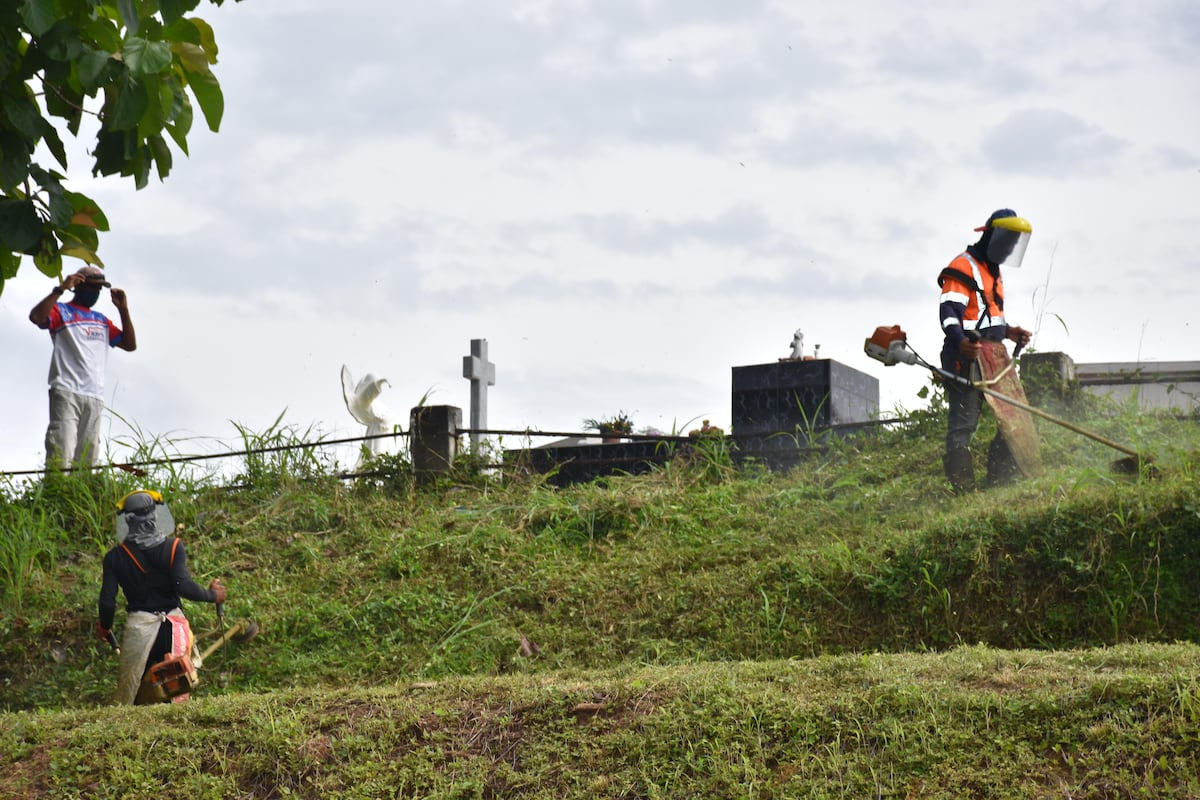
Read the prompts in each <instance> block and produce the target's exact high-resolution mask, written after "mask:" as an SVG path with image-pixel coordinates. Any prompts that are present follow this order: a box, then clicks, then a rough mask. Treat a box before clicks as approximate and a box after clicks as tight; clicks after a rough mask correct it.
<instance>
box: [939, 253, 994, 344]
mask: <svg viewBox="0 0 1200 800" xmlns="http://www.w3.org/2000/svg"><path fill="white" fill-rule="evenodd" d="M938 286H940V287H942V298H941V308H942V309H943V311H942V330H943V331H945V330H946V329H947V328H949V327H950V326H952V325H960V324H961V325H962V328H963V330H964V331H977V330H982V329H984V328H991V327H994V326H997V325H1004V324H1005V322H1004V281H1003V280H1002V279H1001V278H1000V276H999V275H997V276H996V277H994V278H993V277H992V273H991V272H990V271H989V270H988V269H987V267H985V266H983V265H982V264H980V263H979V262H978V261H976V260H975V259H974V258H973V257H972V256H971V254H970V253H963V254H961V255H959V256H958V257H956V258H955V259H954V260H953V261H951V262H950V266H948V267H946V268H945V269H944V270H942V272H941V274H940V275H938ZM947 303H951V304H953V306H954V307H965V309H966V310H965V311H964V312H963V315H962V319H961V320H960V319H959V318H958V316H956V315H955V314H954V313H953V312H952V311H951V310H950V309H951V308H952V307H950V306H947V305H946V304H947Z"/></svg>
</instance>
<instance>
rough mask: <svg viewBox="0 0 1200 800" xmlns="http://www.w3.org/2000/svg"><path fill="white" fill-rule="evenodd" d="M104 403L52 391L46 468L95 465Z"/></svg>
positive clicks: (47, 433)
mask: <svg viewBox="0 0 1200 800" xmlns="http://www.w3.org/2000/svg"><path fill="white" fill-rule="evenodd" d="M103 413H104V401H102V400H101V399H100V398H99V397H89V396H88V395H86V394H76V393H75V392H68V391H66V390H65V389H51V390H50V425H49V427H47V428H46V467H47V468H49V469H54V468H65V467H69V466H71V465H73V464H78V465H79V466H83V467H90V466H91V465H92V464H94V463H96V454H97V449H98V447H99V444H100V417H101V415H102V414H103Z"/></svg>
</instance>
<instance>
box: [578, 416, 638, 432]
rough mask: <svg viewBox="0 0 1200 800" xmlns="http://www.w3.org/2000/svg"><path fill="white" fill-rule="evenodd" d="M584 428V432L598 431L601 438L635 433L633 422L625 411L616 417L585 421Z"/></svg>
mask: <svg viewBox="0 0 1200 800" xmlns="http://www.w3.org/2000/svg"><path fill="white" fill-rule="evenodd" d="M583 427H584V430H589V431H596V432H597V433H599V434H600V436H601V438H604V437H610V438H611V437H614V436H628V435H629V434H631V433H633V420H632V419H631V418H630V416H629V415H628V414H626V413H625V412H624V411H619V412H617V415H616V416H615V417H604V418H601V419H585V420H584V421H583Z"/></svg>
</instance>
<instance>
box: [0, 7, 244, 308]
mask: <svg viewBox="0 0 1200 800" xmlns="http://www.w3.org/2000/svg"><path fill="white" fill-rule="evenodd" d="M208 1H209V2H210V3H212V4H213V5H216V6H220V5H222V3H223V2H224V0H208ZM201 2H202V0H16V2H13V1H12V0H10V1H9V2H4V3H0V291H3V288H4V284H5V282H6V281H8V280H11V279H12V278H14V277H16V274H17V271H18V270H19V268H20V266H21V263H22V261H23V259H24V257H26V256H28V257H31V258H32V259H33V263H34V265H35V266H36V267H37V269H38V271H39V272H41V273H42V274H44V275H47V276H49V277H53V278H58V277H60V276H61V274H62V271H63V258H64V257H72V258H77V259H80V260H82V261H84V262H86V263H88V264H95V265H97V266H103V264H102V262H101V260H100V257H99V256H98V255H97V252H96V251H97V250H98V249H99V244H100V237H99V234H100V233H101V232H103V231H107V230H109V223H108V219H107V218H106V217H105V215H104V212H103V211H102V210H101V208H100V206H99V205H97V204H96V202H94V201H93V200H92V199H91V198H89V197H87V196H86V195H84V194H81V193H79V192H74V191H70V190H68V189H67V188H66V186H65V185H64V184H65V183H66V181H67V175H66V173H67V170H68V165H67V150H66V147H65V146H64V144H63V132H64V131H65V133H67V134H69V135H70V136H71V137H75V138H79V137H80V135H81V133H80V131H81V125H82V123H83V120H84V117H85V115H87V116H91V117H94V118H95V119H96V120H97V121H98V124H99V127H98V129H97V132H96V134H95V141H94V146H93V148H92V150H91V155H92V156H93V157H94V159H95V162H94V164H93V165H92V174H93V175H106V176H107V175H120V176H122V177H131V178H133V180H134V183H135V185H136V186H137V188H138V189H142V188H144V187H145V186H146V185H147V184H148V183H149V180H150V173H151V171H152V170H153V171H154V173H155V174H156V175H157V176H158V178H159V180H160V181H161V180H163V179H165V178H166V177H167V175H168V174H169V173H170V172H171V164H172V150H171V147H170V145H169V144H168V141H167V140H168V139H170V141H172V142H174V144H175V147H176V148H178V149H179V151H180V152H182V153H183V154H184V155H187V152H188V149H187V137H188V134H189V133H190V132H191V128H192V119H193V113H194V112H193V100H194V101H195V104H196V105H197V106H199V108H200V113H201V114H202V116H203V117H204V121H205V124H207V126H208V128H209V130H211V131H214V132H215V131H217V130H218V128H219V127H220V125H221V116H222V114H223V113H224V109H225V101H224V96H223V95H222V93H221V87H220V84H219V83H218V82H217V78H216V76H215V75H214V74H213V71H212V65H214V64H216V63H217V42H216V39H215V38H214V36H213V31H212V28H211V27H210V26H209V24H208V23H206V22H205V21H204V20H202V19H200V18H199V17H194V16H189V15H190V13H191V12H192V11H194V10H195V9H196V7H197V6H198V5H200V3H201ZM47 157H49V158H52V159H53V164H49V165H48V164H44V163H42V162H43V161H45V160H46V159H47Z"/></svg>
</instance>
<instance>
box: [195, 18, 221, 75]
mask: <svg viewBox="0 0 1200 800" xmlns="http://www.w3.org/2000/svg"><path fill="white" fill-rule="evenodd" d="M188 22H190V23H191V24H192V27H193V28H195V29H196V33H197V34H199V36H200V47H201V48H203V49H204V52H205V53H207V54H208V63H209V64H215V63H217V37H216V36H215V35H213V29H212V26H211V25H209V24H208V23H207V22H205V21H204V20H202V19H200V18H199V17H191V18H189V19H188ZM188 41H191V40H190V39H189V40H188Z"/></svg>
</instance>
